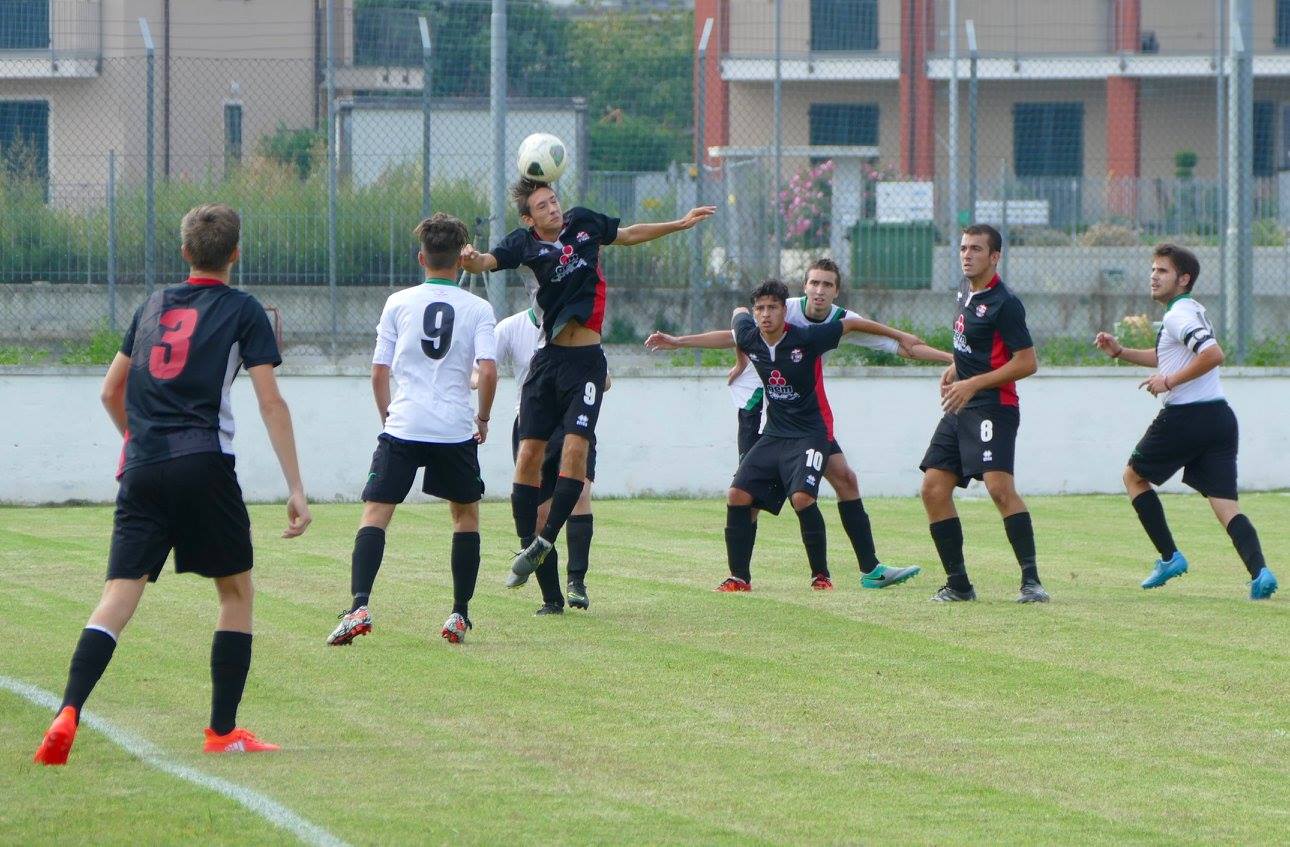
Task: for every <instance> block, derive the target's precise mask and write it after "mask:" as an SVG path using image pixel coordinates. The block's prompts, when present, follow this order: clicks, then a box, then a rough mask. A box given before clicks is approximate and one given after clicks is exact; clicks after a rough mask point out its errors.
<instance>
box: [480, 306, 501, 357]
mask: <svg viewBox="0 0 1290 847" xmlns="http://www.w3.org/2000/svg"><path fill="white" fill-rule="evenodd" d="M496 327H497V319H496V318H494V317H493V307H492V306H489V305H488V304H487V303H485V304H484V305H483V306H481V307H480V310H479V321H478V322H477V323H476V324H475V361H476V362H480V361H483V360H484V359H489V360H491V361H496V360H497V337H496V335H495V333H494V330H495V329H496Z"/></svg>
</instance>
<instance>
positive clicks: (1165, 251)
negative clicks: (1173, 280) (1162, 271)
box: [1151, 243, 1200, 291]
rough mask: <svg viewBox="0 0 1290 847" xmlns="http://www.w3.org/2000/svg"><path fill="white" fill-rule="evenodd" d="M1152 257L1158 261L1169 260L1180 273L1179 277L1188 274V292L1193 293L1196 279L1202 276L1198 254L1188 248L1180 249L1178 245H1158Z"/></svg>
mask: <svg viewBox="0 0 1290 847" xmlns="http://www.w3.org/2000/svg"><path fill="white" fill-rule="evenodd" d="M1151 255H1152V257H1154V258H1156V259H1168V260H1169V262H1170V264H1172V265H1173V266H1174V270H1175V271H1177V272H1178V276H1182V275H1183V274H1186V275H1187V277H1188V279H1187V290H1188V291H1191V289H1192V286H1193V285H1195V284H1196V277H1198V276H1200V259H1197V258H1196V254H1195V253H1193V252H1191V251H1190V250H1188V249H1187V248H1186V247H1179V246H1178V245H1177V244H1167V243H1166V244H1157V245H1156V249H1155V250H1154V251H1153V252H1152V254H1151Z"/></svg>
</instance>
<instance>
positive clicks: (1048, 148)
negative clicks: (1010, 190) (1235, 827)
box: [1012, 103, 1084, 177]
mask: <svg viewBox="0 0 1290 847" xmlns="http://www.w3.org/2000/svg"><path fill="white" fill-rule="evenodd" d="M1012 168H1013V172H1014V173H1015V174H1016V175H1017V176H1067V177H1069V176H1083V174H1084V104H1083V103H1016V104H1014V105H1013V107H1012Z"/></svg>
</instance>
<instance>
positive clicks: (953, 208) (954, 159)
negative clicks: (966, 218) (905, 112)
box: [945, 0, 959, 279]
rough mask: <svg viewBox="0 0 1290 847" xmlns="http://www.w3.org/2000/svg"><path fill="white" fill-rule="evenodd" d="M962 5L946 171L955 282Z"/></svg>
mask: <svg viewBox="0 0 1290 847" xmlns="http://www.w3.org/2000/svg"><path fill="white" fill-rule="evenodd" d="M958 25H959V4H958V0H950V115H949V117H950V127H949V133H950V139H949V150H948V151H946V153H947V158H948V159H949V162H948V163H947V165H948V167H947V168H946V174H947V176H948V178H949V182H950V184H949V192H948V197H947V198H946V199H947V200H948V202H949V215H948V217H949V226H948V227H947V228H946V230H945V231H946V237H947V238H948V240H949V260H950V264H949V271H950V274H949V275H950V277H951V279H954V278H955V277H954V266H955V265H956V264H958V262H957V259H958V255H959V251H958V245H957V244H956V243H955V241H956V239H955V238H954V233H956V232H958V222H959V33H958Z"/></svg>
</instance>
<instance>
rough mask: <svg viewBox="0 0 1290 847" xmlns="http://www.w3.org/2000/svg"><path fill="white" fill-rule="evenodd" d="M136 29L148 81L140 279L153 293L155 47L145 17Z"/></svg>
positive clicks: (154, 276) (155, 231)
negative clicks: (139, 38)
mask: <svg viewBox="0 0 1290 847" xmlns="http://www.w3.org/2000/svg"><path fill="white" fill-rule="evenodd" d="M139 33H140V34H141V35H142V36H143V50H144V55H145V56H146V57H147V59H146V61H147V67H148V85H147V97H148V104H147V117H146V119H145V121H144V123H145V124H146V133H147V150H146V153H145V156H147V162H146V163H145V170H146V172H147V184H146V187H145V200H144V203H145V205H146V211H145V213H144V218H145V222H144V232H143V281H144V284H145V285H146V286H147V290H148V293H149V294H151V293H152V288H153V286H154V285H155V284H156V282H157V184H156V173H155V172H156V162H155V161H153V159H154V158H155V152H154V149H153V148H154V147H155V145H156V139H154V138H153V135H154V134H155V130H156V116H155V115H154V112H155V109H154V106H153V102H152V101H153V100H154V99H155V97H154V95H155V76H156V60H157V49H156V45H154V44H153V43H152V31H151V30H149V29H148V19H147V18H139Z"/></svg>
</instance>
